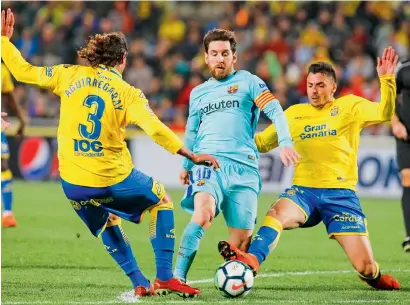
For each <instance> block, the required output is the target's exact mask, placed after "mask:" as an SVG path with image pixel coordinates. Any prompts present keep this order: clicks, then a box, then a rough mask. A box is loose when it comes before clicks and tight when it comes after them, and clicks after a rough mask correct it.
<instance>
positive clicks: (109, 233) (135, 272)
mask: <svg viewBox="0 0 410 305" xmlns="http://www.w3.org/2000/svg"><path fill="white" fill-rule="evenodd" d="M100 236H101V239H102V241H103V244H104V247H105V249H106V250H107V252H108V253H109V254H110V255H111V257H112V258H113V259H114V260H115V261H116V262H117V264H118V265H119V266H120V267H121V269H122V270H123V271H124V273H125V274H126V275H127V276H128V278H129V279H130V280H131V283H132V285H133V288H134V291H135V295H136V296H151V295H155V294H156V293H155V291H154V287H153V286H152V285H151V284H150V282H149V280H148V279H147V277H146V276H145V275H144V274H143V273H142V271H141V270H140V268H139V266H138V263H137V261H136V259H135V257H134V254H133V252H132V249H131V245H130V241H129V239H128V237H127V235H126V234H125V232H124V230H123V229H122V227H121V218H120V217H118V216H116V215H114V214H109V219H108V221H107V224H106V227H105V229H104V231H103V232H101V233H100Z"/></svg>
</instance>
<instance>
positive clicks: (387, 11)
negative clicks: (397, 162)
mask: <svg viewBox="0 0 410 305" xmlns="http://www.w3.org/2000/svg"><path fill="white" fill-rule="evenodd" d="M2 6H3V8H4V7H11V8H13V10H14V11H15V14H16V23H17V25H16V27H15V34H14V38H13V41H14V43H15V44H16V46H17V47H18V48H19V49H20V51H21V52H22V54H23V55H24V56H25V57H26V58H27V59H28V60H29V61H30V62H31V63H33V64H35V65H47V66H49V65H54V64H60V63H67V64H75V63H81V61H79V59H78V58H77V55H76V50H77V49H78V47H80V46H81V45H83V44H84V41H85V40H86V39H87V37H88V36H89V35H91V34H94V33H97V32H111V31H122V32H124V34H125V35H126V36H127V38H128V41H129V48H130V52H129V57H128V63H129V65H128V68H127V69H126V70H125V72H124V79H125V80H127V81H128V82H129V83H131V84H132V85H134V86H135V87H138V88H141V89H142V90H143V91H144V93H145V95H146V96H147V98H148V99H149V100H150V102H151V105H152V108H153V109H154V111H155V113H156V114H157V115H158V116H159V117H160V118H161V119H162V120H163V121H165V122H166V123H167V124H168V125H169V126H170V127H172V128H173V129H175V130H178V131H182V130H184V127H185V122H186V116H187V110H188V107H187V105H188V102H189V94H190V91H191V90H192V88H193V87H195V86H196V85H198V84H200V83H201V82H203V81H204V80H206V79H207V78H208V77H209V72H208V70H207V67H206V65H205V63H204V56H203V47H202V38H203V36H204V34H205V33H206V32H207V31H208V30H210V29H213V28H216V27H221V28H225V29H231V30H234V31H235V33H236V36H237V39H238V48H237V52H238V62H237V64H236V69H237V70H239V69H245V70H248V71H250V72H252V73H254V74H257V75H258V76H259V77H260V78H262V79H263V80H265V82H266V83H267V85H268V87H269V88H270V89H271V90H272V91H273V92H274V94H275V95H276V96H277V97H278V99H279V100H280V102H281V103H282V106H283V108H284V109H286V108H287V107H289V106H291V105H293V104H297V103H306V102H307V98H306V88H305V78H306V68H307V66H308V65H309V64H310V63H312V62H314V61H328V62H331V63H332V64H334V66H335V67H336V70H337V77H338V82H339V89H338V92H337V95H345V94H349V93H353V94H356V95H360V96H363V97H365V98H367V99H369V100H372V101H376V102H377V101H379V99H380V94H379V81H378V78H377V74H376V69H375V60H376V57H377V56H378V55H380V54H381V52H382V50H383V48H384V47H386V46H388V45H392V46H393V47H394V48H395V49H396V51H397V52H398V54H399V56H400V58H401V59H405V58H407V57H408V56H410V2H409V1H405V2H401V1H385V2H364V1H351V2H333V1H322V2H305V1H298V2H290V1H289V2H279V1H271V2H251V1H249V2H248V1H241V2H222V1H217V2H175V1H169V2H149V1H137V2H127V1H116V2H94V1H90V2H82V1H71V2H53V1H41V2H40V1H30V2H15V1H3V2H2ZM15 96H16V98H17V100H18V102H19V103H20V104H21V105H23V107H24V109H25V110H26V112H27V115H28V116H29V117H31V118H33V117H43V118H49V117H50V118H55V117H56V116H58V112H59V102H58V97H56V96H55V95H53V94H52V93H48V92H47V91H44V90H40V89H37V88H34V87H30V86H22V85H18V86H17V87H16V91H15ZM261 120H262V122H267V120H266V118H264V117H262V118H261ZM368 132H370V133H372V134H378V133H388V129H386V128H384V127H383V126H378V127H375V128H373V129H371V130H370V131H368Z"/></svg>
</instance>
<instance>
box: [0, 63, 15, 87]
mask: <svg viewBox="0 0 410 305" xmlns="http://www.w3.org/2000/svg"><path fill="white" fill-rule="evenodd" d="M13 90H14V84H13V80H12V79H11V75H10V72H9V70H8V69H7V67H6V65H5V64H3V63H1V93H10V92H13Z"/></svg>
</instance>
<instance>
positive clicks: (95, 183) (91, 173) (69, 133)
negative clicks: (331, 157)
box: [1, 9, 219, 296]
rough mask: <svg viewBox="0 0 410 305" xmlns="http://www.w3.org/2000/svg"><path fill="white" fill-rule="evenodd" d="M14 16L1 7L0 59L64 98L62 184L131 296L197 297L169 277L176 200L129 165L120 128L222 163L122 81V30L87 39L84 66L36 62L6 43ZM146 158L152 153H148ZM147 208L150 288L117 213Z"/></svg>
mask: <svg viewBox="0 0 410 305" xmlns="http://www.w3.org/2000/svg"><path fill="white" fill-rule="evenodd" d="M13 26H14V16H13V13H12V12H11V10H10V9H8V10H7V15H6V13H5V11H2V28H1V35H2V37H1V44H2V48H1V57H2V59H3V61H4V63H5V64H6V66H7V67H8V68H9V70H10V72H11V73H12V74H13V76H14V77H15V78H16V79H17V80H18V81H20V82H23V83H28V84H32V85H37V86H40V87H42V88H46V89H49V90H52V91H53V92H54V93H55V94H57V95H58V96H60V97H61V110H60V114H61V115H60V123H59V126H58V135H57V140H58V158H59V165H60V175H61V182H62V187H63V190H64V193H65V195H66V196H67V198H68V199H69V201H70V203H71V204H72V206H73V208H74V209H75V211H76V212H77V214H78V215H79V216H80V217H81V219H82V220H83V221H84V222H85V224H86V225H87V226H88V228H89V229H90V231H91V233H92V234H94V235H95V236H97V237H101V238H102V241H103V243H104V246H105V248H106V250H107V251H108V252H109V254H110V255H111V256H112V257H113V258H114V260H115V261H116V262H117V263H118V265H119V266H120V267H121V268H122V269H123V271H124V272H125V274H126V275H127V276H128V277H129V278H130V280H131V282H132V284H133V287H134V289H135V295H136V296H151V295H157V293H160V294H166V293H177V294H178V295H180V296H196V295H198V294H199V293H200V290H199V289H195V288H192V287H190V286H188V285H186V284H185V283H182V282H180V281H178V280H177V279H176V278H174V276H173V273H172V257H173V253H174V242H175V235H174V232H175V231H174V214H173V204H172V202H171V199H170V198H169V196H168V195H167V194H166V193H165V189H164V186H163V185H162V184H160V183H159V182H157V181H155V180H153V179H152V178H151V177H148V176H146V175H145V174H143V173H142V172H140V171H138V170H136V169H134V167H133V164H132V159H131V155H130V153H129V151H128V149H127V146H126V143H125V141H124V138H125V127H126V126H127V125H129V124H135V125H138V126H140V127H141V128H142V129H143V130H144V131H145V132H146V133H147V134H148V135H149V136H150V137H151V138H152V139H153V140H154V141H155V142H156V143H158V144H159V145H161V146H162V147H164V148H165V149H166V150H168V151H169V152H171V153H173V154H176V153H177V154H180V155H182V156H184V157H186V158H188V159H190V160H192V161H193V162H194V163H196V164H203V163H207V164H208V165H212V166H213V167H214V168H218V167H219V164H218V162H217V161H216V159H215V158H214V157H212V156H209V155H199V154H198V155H195V154H194V153H193V152H191V151H190V150H189V149H187V148H185V147H184V146H183V143H182V141H181V140H180V139H179V138H178V137H177V136H176V135H175V134H174V133H173V132H172V131H171V130H170V129H169V128H168V127H166V126H165V125H164V124H163V123H162V122H161V121H160V120H159V119H158V118H157V116H156V115H155V114H154V113H153V112H152V110H151V109H150V107H149V104H148V100H147V99H146V98H145V96H144V94H143V93H142V92H141V90H139V89H136V88H134V87H133V86H131V85H129V84H127V83H126V82H125V81H124V80H123V79H122V72H123V70H124V68H125V66H126V62H127V60H126V56H127V53H128V46H127V42H126V40H125V37H124V35H123V34H122V33H118V32H116V33H110V34H101V35H100V34H96V35H94V36H93V37H90V39H89V40H88V42H87V43H86V45H85V46H84V47H82V48H81V49H80V50H79V51H78V55H79V56H80V57H82V58H84V59H85V60H86V61H87V62H88V64H89V65H88V66H79V65H76V66H69V65H57V66H53V67H35V66H32V65H31V64H29V63H28V62H26V61H25V60H24V58H23V57H22V56H21V54H20V52H19V51H18V50H17V49H16V47H15V46H14V45H13V44H12V43H11V42H10V38H11V37H12V34H13ZM147 157H149V156H147ZM146 211H149V213H150V216H151V217H150V218H151V219H150V225H149V235H150V239H151V243H152V246H153V249H154V252H155V262H156V267H157V275H156V279H155V283H154V286H152V285H151V284H150V282H149V281H148V279H147V278H146V277H145V276H144V275H143V273H142V272H141V270H140V269H139V267H138V264H137V262H136V260H135V257H134V255H133V253H132V250H131V247H130V243H129V240H128V238H127V236H126V235H125V233H124V231H123V230H122V228H121V218H124V219H126V220H129V221H132V222H135V223H140V222H141V221H142V218H143V216H144V213H145V212H146Z"/></svg>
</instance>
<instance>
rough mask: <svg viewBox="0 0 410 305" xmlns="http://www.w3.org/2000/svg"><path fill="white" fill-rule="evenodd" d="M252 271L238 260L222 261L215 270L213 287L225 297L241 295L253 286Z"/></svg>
mask: <svg viewBox="0 0 410 305" xmlns="http://www.w3.org/2000/svg"><path fill="white" fill-rule="evenodd" d="M253 281H254V276H253V271H252V269H251V268H249V267H248V266H247V265H246V264H244V263H242V262H240V261H229V262H225V263H223V264H222V265H221V266H219V268H218V269H217V270H216V273H215V277H214V282H215V287H216V289H218V290H219V291H220V292H221V293H222V294H223V296H225V297H227V298H236V297H243V296H245V295H247V294H248V293H249V292H250V291H251V289H252V287H253Z"/></svg>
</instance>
